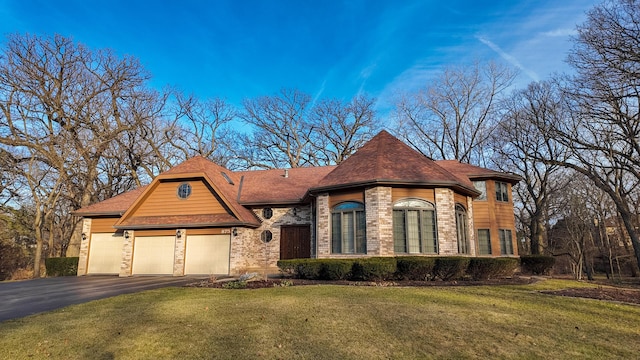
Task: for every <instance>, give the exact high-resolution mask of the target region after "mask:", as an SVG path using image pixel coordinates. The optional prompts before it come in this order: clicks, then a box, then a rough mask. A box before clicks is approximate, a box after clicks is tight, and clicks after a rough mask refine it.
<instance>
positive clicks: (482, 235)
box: [478, 229, 491, 255]
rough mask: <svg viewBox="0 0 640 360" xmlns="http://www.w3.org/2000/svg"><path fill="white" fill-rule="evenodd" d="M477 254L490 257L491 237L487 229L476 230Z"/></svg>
mask: <svg viewBox="0 0 640 360" xmlns="http://www.w3.org/2000/svg"><path fill="white" fill-rule="evenodd" d="M478 252H479V254H480V255H491V235H490V232H489V229H478Z"/></svg>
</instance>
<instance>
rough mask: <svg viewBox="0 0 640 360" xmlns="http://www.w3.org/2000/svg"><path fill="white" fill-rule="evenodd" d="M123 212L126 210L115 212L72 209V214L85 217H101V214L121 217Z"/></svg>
mask: <svg viewBox="0 0 640 360" xmlns="http://www.w3.org/2000/svg"><path fill="white" fill-rule="evenodd" d="M122 214H124V211H118V212H113V211H103V212H100V211H95V212H77V211H72V212H71V215H73V216H81V217H85V218H92V217H99V216H103V217H108V216H118V217H121V216H122Z"/></svg>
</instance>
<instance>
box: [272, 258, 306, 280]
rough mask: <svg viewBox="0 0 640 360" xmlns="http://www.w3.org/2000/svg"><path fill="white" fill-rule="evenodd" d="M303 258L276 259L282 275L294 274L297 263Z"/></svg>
mask: <svg viewBox="0 0 640 360" xmlns="http://www.w3.org/2000/svg"><path fill="white" fill-rule="evenodd" d="M305 260H306V259H289V260H278V263H277V265H278V268H279V269H280V272H281V273H282V274H283V275H287V276H295V275H296V269H297V267H298V265H299V264H300V262H302V261H305Z"/></svg>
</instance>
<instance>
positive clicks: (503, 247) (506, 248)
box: [498, 229, 513, 255]
mask: <svg viewBox="0 0 640 360" xmlns="http://www.w3.org/2000/svg"><path fill="white" fill-rule="evenodd" d="M498 234H499V235H500V255H513V241H512V239H511V230H508V229H499V230H498Z"/></svg>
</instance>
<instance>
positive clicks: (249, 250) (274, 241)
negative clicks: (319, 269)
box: [229, 205, 312, 274]
mask: <svg viewBox="0 0 640 360" xmlns="http://www.w3.org/2000/svg"><path fill="white" fill-rule="evenodd" d="M262 210H263V209H262V208H255V209H253V212H254V213H255V214H256V215H257V216H258V218H260V220H261V221H262V224H261V225H260V227H258V228H257V229H249V228H236V229H235V232H236V235H233V234H232V235H231V256H230V264H229V265H230V266H229V272H230V273H231V274H241V273H245V272H267V273H273V272H277V271H278V267H277V262H278V260H279V259H280V227H281V226H283V225H284V226H286V225H309V226H311V223H312V221H311V206H310V205H300V206H295V207H286V208H282V207H281V208H275V207H274V208H272V210H273V216H272V217H271V218H270V219H265V218H263V216H262ZM265 230H269V231H271V233H272V238H271V241H270V242H268V243H265V242H263V241H262V238H261V235H262V232H263V231H265ZM309 240H310V239H309Z"/></svg>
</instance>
